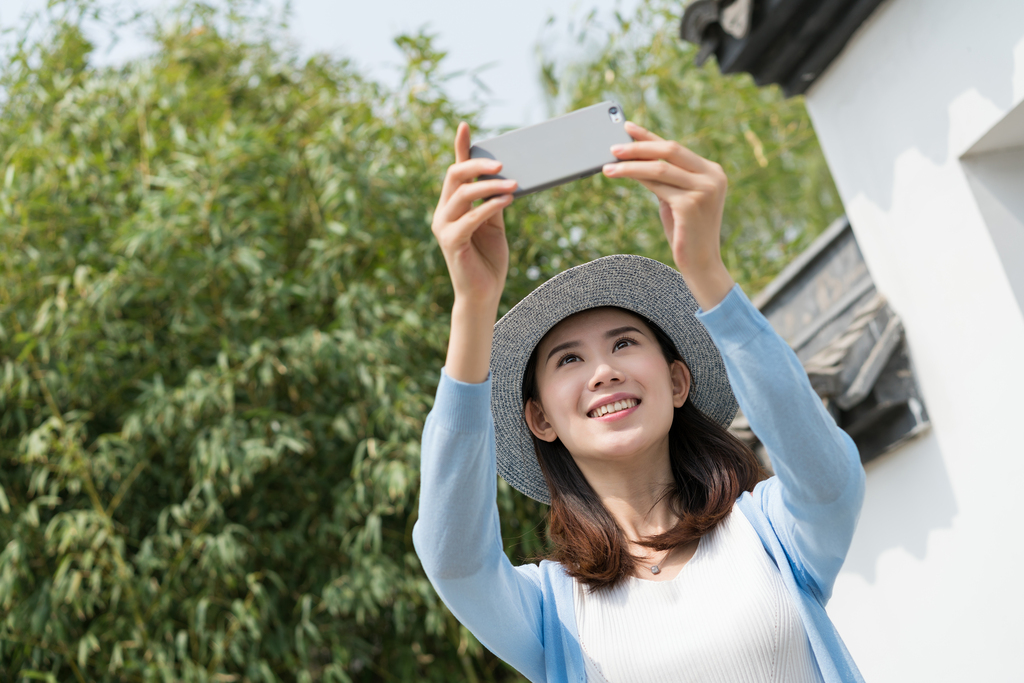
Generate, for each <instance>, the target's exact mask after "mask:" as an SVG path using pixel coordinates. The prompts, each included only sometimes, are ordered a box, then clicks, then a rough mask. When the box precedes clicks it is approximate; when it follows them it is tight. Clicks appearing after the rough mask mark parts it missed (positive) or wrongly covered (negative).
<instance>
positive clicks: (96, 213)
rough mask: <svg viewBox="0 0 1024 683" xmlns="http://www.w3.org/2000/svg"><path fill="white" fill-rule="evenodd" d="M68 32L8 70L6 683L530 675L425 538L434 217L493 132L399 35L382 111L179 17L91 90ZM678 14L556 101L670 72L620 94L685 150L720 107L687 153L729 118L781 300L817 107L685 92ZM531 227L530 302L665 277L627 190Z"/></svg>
mask: <svg viewBox="0 0 1024 683" xmlns="http://www.w3.org/2000/svg"><path fill="white" fill-rule="evenodd" d="M87 6H88V5H87ZM74 7H77V8H78V10H77V13H76V11H70V12H68V13H64V14H61V13H59V12H55V14H53V15H51V16H53V17H55V18H52V19H51V20H50V21H49V23H48V24H47V25H46V26H45V27H44V28H45V30H44V31H43V32H42V34H41V37H40V38H38V39H35V40H28V39H23V40H22V41H21V42H20V43H18V44H16V45H15V46H14V47H13V48H11V49H10V50H9V51H8V53H7V54H6V55H5V57H4V62H3V71H2V75H0V107H2V111H0V245H2V248H0V680H19V681H21V680H31V679H41V680H59V681H197V682H200V681H201V682H213V681H218V682H224V681H278V680H281V681H287V680H293V679H294V680H300V681H314V680H316V681H321V680H322V681H371V680H396V681H397V680H403V681H404V680H426V681H451V680H471V681H476V680H517V677H516V675H515V673H514V672H512V671H511V670H510V669H508V668H507V667H506V666H505V665H503V664H502V663H501V662H499V661H497V660H496V659H495V658H494V657H493V656H491V655H489V654H488V653H487V652H486V651H485V650H483V648H482V647H481V646H480V645H479V643H477V642H476V641H475V640H474V639H473V638H472V637H471V636H470V635H469V634H468V633H467V632H466V631H465V629H464V628H462V627H460V626H459V625H458V623H457V622H456V621H455V620H454V618H453V617H452V616H451V614H450V613H449V612H448V611H447V610H446V609H445V608H444V606H443V605H442V604H441V603H440V601H439V600H438V598H437V596H436V595H435V594H434V592H433V589H432V588H431V587H430V584H429V582H428V581H427V579H426V578H425V577H424V575H423V574H422V571H421V569H420V567H419V563H418V561H417V559H416V556H415V553H414V551H413V548H412V543H411V530H412V526H413V524H414V522H415V518H416V495H417V491H418V475H417V471H418V465H419V463H418V458H419V438H420V433H421V430H422V426H423V420H424V418H425V416H426V414H427V412H428V411H429V409H430V406H431V402H432V397H433V394H434V390H435V387H436V383H437V379H438V373H439V368H440V366H441V364H442V362H443V360H442V359H443V356H444V349H445V344H446V338H447V325H448V310H449V308H450V304H451V289H450V285H449V283H448V280H447V275H446V271H445V268H444V263H443V259H442V258H441V255H440V252H439V250H438V249H437V247H436V246H435V243H434V240H433V238H432V236H431V234H430V218H431V212H432V209H433V206H434V204H435V202H436V198H437V194H438V191H439V187H440V179H441V177H442V176H443V173H444V169H445V168H446V167H447V165H448V164H450V163H451V162H452V157H451V152H450V140H451V137H452V134H453V131H454V129H455V126H456V124H457V123H458V121H459V120H462V119H467V120H469V121H470V122H471V123H474V122H475V121H476V120H477V116H478V112H474V111H472V110H467V109H466V108H465V107H463V106H460V105H457V104H455V103H453V102H452V101H451V100H450V99H449V98H448V97H447V95H446V92H445V78H446V77H445V72H444V69H443V61H442V60H443V54H442V53H440V52H439V51H438V50H437V49H436V48H435V47H434V44H433V42H432V39H431V38H430V37H429V36H426V35H415V36H406V37H402V38H399V39H398V41H397V42H398V44H399V46H400V47H401V48H402V49H403V51H404V52H405V55H406V58H407V67H406V75H405V80H404V83H403V85H402V86H401V87H400V88H398V89H397V90H394V91H392V90H389V89H386V88H384V87H383V86H381V85H379V84H377V83H374V82H372V81H369V80H367V79H365V78H363V77H362V76H361V75H360V74H359V73H357V72H356V71H355V70H354V69H353V68H352V67H351V66H350V65H349V64H347V63H345V62H344V61H340V60H337V59H333V58H329V57H325V56H320V57H315V58H313V59H310V60H300V59H298V58H297V57H296V55H295V54H294V53H292V52H289V51H288V50H287V49H285V48H282V47H281V45H282V41H280V40H279V38H280V33H279V30H278V29H276V28H274V27H273V26H272V25H270V24H268V23H267V22H264V21H261V20H259V18H258V17H257V16H256V15H255V14H253V13H248V14H247V13H246V12H242V11H240V10H239V9H238V7H236V6H232V8H231V11H223V12H218V11H215V10H213V9H211V8H209V7H208V6H206V5H204V4H200V3H188V4H186V5H184V6H182V8H181V9H180V10H179V11H177V12H176V13H175V14H174V15H173V16H172V19H171V20H169V21H168V22H167V23H165V24H164V25H163V26H162V27H161V28H160V29H159V30H158V31H157V34H156V38H157V44H158V46H159V47H158V50H157V51H156V52H155V54H154V55H153V56H152V57H150V58H147V59H144V60H140V61H138V62H134V63H131V64H127V65H125V66H123V67H119V68H96V67H94V66H90V61H89V55H90V51H91V50H92V46H91V45H90V44H89V42H88V40H86V38H85V36H84V34H83V32H82V29H81V24H82V19H81V17H82V16H83V14H82V13H81V6H80V5H76V6H74ZM74 7H73V8H72V9H74ZM59 8H60V6H58V9H59ZM659 12H660V10H657V11H656V10H655V9H654V8H652V7H648V6H645V7H644V8H643V9H642V10H641V12H640V14H639V15H638V17H637V18H636V19H634V20H633V21H635V22H638V23H637V24H636V26H639V27H640V29H642V30H643V31H647V35H648V36H649V37H650V36H654V38H651V39H649V41H648V42H649V45H648V46H647V47H644V46H638V47H635V48H633V47H628V49H627V47H626V39H627V37H628V36H629V35H631V33H630V31H631V30H633V29H631V28H630V26H629V25H627V24H626V23H623V24H622V25H621V26H619V27H618V28H616V29H615V31H613V32H612V34H611V37H610V38H609V39H608V41H607V49H606V50H604V51H602V52H600V53H597V54H596V55H591V56H590V57H588V58H587V59H585V60H583V61H582V62H580V63H578V64H574V65H571V66H570V67H567V68H566V70H565V72H564V73H560V74H559V75H558V80H557V82H558V83H559V84H560V87H561V88H563V90H561V91H560V92H572V93H575V94H573V95H572V97H567V99H566V101H565V102H564V103H563V104H562V106H573V105H575V104H579V103H583V102H587V101H589V100H590V99H593V98H594V97H597V96H599V95H601V96H603V94H605V90H606V89H607V86H608V79H607V78H606V77H605V75H604V74H605V73H606V72H607V70H608V68H611V67H607V64H608V63H610V62H609V60H612V59H614V60H619V61H616V62H615V63H616V65H617V66H616V67H615V68H617V69H619V70H618V71H617V72H616V73H617V74H618V75H616V77H615V79H613V80H612V84H613V85H614V83H616V82H617V83H622V82H629V81H630V79H632V78H633V77H634V76H633V75H631V72H630V69H634V70H635V74H634V75H636V74H641V75H643V74H647V71H650V70H651V69H654V67H653V66H651V65H647V66H644V65H645V64H647V62H644V61H643V59H646V58H647V57H644V55H648V56H650V55H654V56H656V57H657V58H656V59H655V57H654V56H650V59H652V60H654V61H653V62H652V63H656V64H658V65H660V66H658V68H660V69H663V70H664V74H665V76H664V78H663V79H662V81H657V82H654V81H652V82H651V83H653V85H650V87H647V88H646V89H645V90H643V92H642V93H641V94H642V96H643V97H644V98H647V99H646V100H644V99H642V98H641V99H636V100H635V101H634V100H629V99H628V97H629V96H631V95H630V93H632V92H633V91H631V90H628V89H625V90H622V91H615V92H614V94H615V95H616V96H618V97H622V98H623V99H624V101H627V102H628V104H629V106H630V110H631V111H635V112H636V113H637V118H639V119H640V120H641V121H642V122H646V123H650V124H651V125H652V126H655V124H656V123H663V125H661V126H660V129H661V130H663V131H665V132H666V133H668V134H670V135H678V136H685V135H689V134H690V133H687V130H688V129H684V128H681V127H679V126H681V125H682V124H681V123H680V122H681V121H687V120H689V119H688V118H687V117H686V116H683V114H681V113H679V112H681V111H682V108H681V107H679V108H674V105H673V104H672V103H673V102H676V101H677V99H678V98H680V97H684V96H685V97H686V98H689V99H692V98H694V97H698V96H697V95H694V94H693V91H694V89H695V88H696V89H703V90H701V92H706V93H707V95H706V97H705V96H703V95H701V96H700V97H699V98H698V99H699V101H700V102H702V103H703V104H702V105H701V107H702V109H701V111H702V112H704V113H703V114H702V116H703V117H704V119H703V120H704V122H705V123H704V124H701V125H702V126H703V127H698V128H695V129H694V130H695V131H703V130H707V129H708V128H709V127H711V128H713V127H712V126H710V123H709V122H710V121H711V120H713V119H714V112H715V107H719V108H721V111H723V112H725V113H724V114H723V121H729V122H730V123H728V126H726V130H727V132H726V133H721V135H720V138H715V139H716V140H718V142H717V143H716V144H717V145H718V147H715V148H714V151H716V152H720V157H719V158H720V160H723V159H724V160H725V161H724V163H728V164H733V166H732V167H729V166H727V168H730V170H731V172H732V173H733V174H734V177H737V176H738V177H740V178H741V179H740V180H739V181H736V180H734V183H733V186H734V197H735V196H736V195H737V192H736V188H737V187H739V188H741V191H740V192H739V193H738V194H739V195H740V198H739V199H733V200H730V201H732V202H733V204H731V205H730V207H731V208H730V211H732V213H730V216H731V218H730V220H732V221H734V224H735V226H736V227H734V228H733V230H732V233H730V237H729V239H730V242H729V244H730V245H732V244H735V245H740V246H742V249H741V248H740V246H737V247H735V248H733V247H731V246H730V247H729V249H733V251H729V252H728V253H730V254H732V256H730V258H733V259H734V262H735V263H743V264H745V263H747V261H746V260H744V259H747V258H748V252H746V251H743V249H747V250H748V251H752V250H754V247H752V246H749V245H758V244H769V243H770V244H769V248H768V249H767V252H770V253H767V252H766V253H765V254H763V255H762V256H760V257H759V258H761V259H762V261H759V262H758V264H759V265H756V268H757V269H758V270H750V271H749V273H748V271H746V270H744V268H755V266H748V265H741V266H740V267H738V269H737V271H736V272H737V274H738V276H739V277H741V278H744V279H745V281H746V282H748V283H755V282H758V281H759V280H758V278H760V279H764V278H765V277H768V274H769V273H774V272H777V270H778V269H779V268H781V267H782V266H783V265H784V264H785V261H786V259H787V258H788V257H789V255H790V254H791V252H792V249H794V248H796V247H791V246H790V245H797V246H799V245H800V244H802V243H804V242H805V241H806V239H808V236H809V235H810V234H811V233H812V232H813V231H814V229H818V228H820V227H822V226H823V225H824V223H825V222H826V220H825V219H826V218H827V216H825V214H827V213H828V211H829V210H832V211H833V212H836V211H838V202H835V201H834V199H833V200H832V201H833V203H834V206H833V207H832V208H831V209H830V208H829V206H827V205H826V204H827V202H823V201H821V200H820V197H819V195H820V194H821V193H818V194H814V193H815V192H816V191H817V190H816V189H815V188H816V187H818V186H816V185H814V183H819V185H821V186H822V187H825V186H826V185H828V184H827V183H826V181H827V174H826V175H825V176H823V177H824V180H822V179H821V178H819V177H818V176H814V177H813V178H811V179H810V180H808V178H809V177H810V175H809V174H810V173H811V172H812V171H813V172H814V173H818V174H819V176H820V175H821V173H824V171H822V170H821V169H823V166H821V160H820V153H819V152H818V151H817V148H816V146H815V145H814V142H813V134H812V133H811V132H810V129H809V127H808V125H809V124H808V123H807V119H806V115H805V114H804V113H803V109H802V106H801V105H800V104H799V103H798V102H796V103H794V102H782V101H780V100H779V98H778V96H777V95H774V94H769V95H761V94H760V92H761V91H757V90H756V89H754V88H752V87H751V86H750V85H749V84H747V83H745V82H742V81H740V82H737V81H735V80H732V79H722V78H721V77H719V76H716V75H714V73H713V72H712V71H695V70H693V69H691V68H690V67H689V63H690V57H689V56H688V53H687V52H686V50H685V48H682V47H680V46H679V45H678V44H677V43H673V42H672V40H673V39H670V38H671V36H670V35H669V34H667V33H665V30H666V29H663V28H659V26H660V24H659V21H661V19H659V18H658V17H662V16H663V15H662V14H659ZM637 30H639V29H637ZM659 41H660V42H659ZM659 46H660V47H659ZM631 50H632V52H631ZM630 55H632V57H630ZM642 57H643V58H642ZM629 59H634V61H633V62H630V61H629ZM673 59H676V60H677V61H676V62H675V63H672V60H673ZM620 62H621V63H622V64H623V66H618V65H619V64H620ZM630 65H632V66H630ZM644 69H646V70H647V71H644ZM641 72H642V73H641ZM593 74H599V75H600V78H599V79H596V80H595V78H594V77H593ZM636 77H637V78H639V77H640V76H639V75H637V76H636ZM643 77H644V78H646V75H644V76H643ZM673 78H675V79H676V80H678V83H676V84H675V85H671V81H672V79H673ZM644 82H645V83H647V82H648V81H644ZM595 84H597V85H595ZM600 84H604V85H600ZM670 86H671V87H670ZM659 89H660V90H659ZM577 91H578V92H577ZM637 92H639V91H637ZM634 94H636V93H634ZM641 94H636V97H637V98H640V97H641ZM673 98H676V99H673ZM701 98H703V99H701ZM738 101H742V102H744V103H746V104H745V107H746V108H745V109H739V108H736V107H735V105H736V102H738ZM641 102H648V103H649V104H647V105H644V106H646V108H644V106H641V105H640V104H639V103H641ZM716 103H717V104H716ZM655 105H656V106H655ZM658 112H662V113H658ZM664 112H668V113H664ZM673 112H676V113H673ZM743 112H747V115H748V120H747V122H746V123H745V124H744V123H743V122H742V121H740V118H739V117H740V115H741V114H742V113H743ZM657 116H666V117H668V118H664V119H659V118H657ZM726 116H731V117H732V118H731V119H727V118H726ZM673 117H674V118H673ZM773 117H774V118H773ZM773 121H777V122H778V123H777V124H775V123H772V122H773ZM694 125H697V124H694ZM723 125H725V124H723ZM743 125H747V126H749V128H750V130H753V131H755V132H756V135H757V136H758V139H759V140H762V141H763V142H762V144H763V149H762V152H761V153H762V154H764V155H765V156H766V157H767V158H768V160H769V163H768V165H767V167H764V168H762V167H761V166H759V165H758V162H757V160H756V158H754V157H751V151H750V150H751V147H750V144H749V143H748V141H747V140H746V138H745V137H743V133H742V132H741V131H743V130H745V129H743V128H742V126H743ZM773 126H774V127H773ZM655 127H659V126H655ZM786 131H792V132H786ZM801 131H802V132H801ZM716 135H718V133H716ZM800 135H803V136H805V137H806V138H807V139H806V140H804V141H803V142H799V143H798V142H794V140H797V139H798V138H799V136H800ZM692 136H693V139H695V140H696V139H702V138H700V136H698V135H697V134H696V133H693V134H692ZM779 136H782V137H779ZM786 136H788V137H786ZM698 151H702V152H705V153H710V152H709V151H708V150H707V149H703V148H700V149H699V150H698ZM751 159H754V161H753V163H751ZM786 159H789V160H790V161H788V162H787V161H786ZM787 164H789V166H787ZM815 169H817V170H815ZM744 174H746V175H744ZM744 178H749V179H750V180H745V179H744ZM744 183H747V184H744ZM808 183H809V184H808ZM828 187H830V185H828ZM742 188H746V190H745V191H744V190H742ZM825 194H827V192H826V193H825ZM744 216H752V217H756V218H757V219H758V220H752V221H751V222H750V224H749V225H746V224H744V223H743V222H742V221H741V220H740V219H741V218H742V217H744ZM759 221H760V222H759ZM508 224H509V234H510V239H511V240H512V246H513V253H512V267H513V270H512V274H511V277H510V282H509V288H508V293H507V296H506V300H505V302H504V303H503V305H504V306H505V307H506V308H507V307H508V306H510V305H512V304H514V303H515V301H517V300H518V298H519V297H520V296H521V295H522V294H523V293H525V292H526V291H528V290H529V289H531V288H532V287H533V286H535V285H536V281H537V279H538V278H541V277H545V276H547V275H549V274H551V273H553V272H556V271H557V270H560V269H562V268H565V267H567V266H570V265H573V264H575V263H578V262H581V261H584V260H587V259H589V258H593V257H595V256H597V255H600V254H605V253H611V252H614V251H621V250H629V251H637V252H639V253H647V254H649V255H653V256H656V257H661V258H664V257H665V256H666V255H665V254H664V253H662V252H661V251H660V250H661V246H660V225H658V222H657V211H656V207H655V206H654V205H653V204H652V202H651V200H650V198H649V197H648V196H646V195H645V194H644V193H642V192H639V191H637V190H636V189H634V188H630V187H626V186H624V185H622V184H612V183H610V182H607V181H605V180H604V179H603V178H594V179H592V180H589V181H584V182H581V183H576V184H574V185H572V186H568V187H564V188H560V189H559V190H557V191H553V192H548V193H543V194H541V195H537V196H535V197H531V198H529V199H528V200H526V201H523V202H518V203H517V204H516V205H514V206H513V208H512V209H511V210H510V211H509V215H508ZM786 230H796V231H797V232H796V237H795V238H792V239H789V240H788V241H787V240H785V239H784V240H781V241H780V240H776V241H775V242H771V239H772V236H777V235H779V234H783V235H784V233H785V231H786ZM778 245H782V246H778ZM772 248H775V251H774V252H772V251H771V249H772ZM727 251H728V250H727ZM499 505H500V507H501V510H502V518H503V524H504V525H505V529H504V531H505V535H506V538H507V551H508V553H509V555H510V557H512V558H513V561H515V562H522V561H524V560H527V559H529V558H531V557H536V556H537V555H538V554H540V553H541V552H542V551H543V547H544V546H543V543H544V541H543V538H544V529H543V514H544V511H543V510H542V509H541V506H539V505H536V504H534V503H533V502H531V501H527V500H525V499H524V498H523V497H521V496H519V495H518V494H513V493H512V492H511V491H510V490H509V489H508V487H507V486H505V485H504V484H502V485H501V486H499Z"/></svg>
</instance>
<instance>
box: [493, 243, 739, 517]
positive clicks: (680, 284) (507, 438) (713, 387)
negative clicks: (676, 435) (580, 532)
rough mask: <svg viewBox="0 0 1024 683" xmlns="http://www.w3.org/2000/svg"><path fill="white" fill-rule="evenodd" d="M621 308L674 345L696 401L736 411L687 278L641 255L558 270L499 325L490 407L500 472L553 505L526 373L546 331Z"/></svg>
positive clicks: (704, 407) (722, 416)
mask: <svg viewBox="0 0 1024 683" xmlns="http://www.w3.org/2000/svg"><path fill="white" fill-rule="evenodd" d="M602 306H617V307H619V308H624V309H626V310H628V311H633V312H634V313H639V314H640V315H642V316H643V317H645V318H647V319H648V320H650V321H651V322H653V323H654V324H656V325H657V326H658V327H660V328H661V329H662V330H663V331H664V332H665V334H667V335H668V337H669V338H670V339H671V340H672V341H673V342H674V343H675V345H676V349H677V350H678V351H679V355H680V356H682V358H683V360H684V361H686V364H687V366H689V368H690V374H691V375H692V382H691V387H690V400H691V401H692V402H693V404H694V406H695V407H696V408H697V409H698V410H700V411H701V412H702V413H704V414H705V415H706V416H707V417H709V418H711V419H712V420H714V421H715V422H717V423H718V424H720V425H722V426H723V427H728V426H729V424H730V423H731V422H732V420H733V417H735V415H736V409H737V405H736V399H735V397H734V396H733V394H732V389H731V388H730V387H729V378H728V377H727V376H726V373H725V364H724V363H723V362H722V356H721V355H720V354H719V353H718V348H717V347H716V346H715V344H714V342H713V341H712V340H711V337H710V335H708V332H707V330H706V329H705V328H704V325H702V324H701V323H700V321H698V320H697V318H695V317H694V313H695V312H696V311H697V302H696V300H695V299H694V298H693V295H692V294H691V293H690V290H689V288H688V287H687V286H686V282H685V281H684V280H683V276H682V275H680V274H679V272H678V271H676V270H674V269H672V268H669V267H668V266H666V265H665V264H663V263H659V262H658V261H654V260H652V259H649V258H644V257H643V256H635V255H627V254H618V255H615V256H605V257H603V258H599V259H597V260H594V261H591V262H589V263H584V264H583V265H579V266H576V267H575V268H570V269H569V270H566V271H565V272H563V273H559V274H558V275H556V276H555V277H553V278H551V279H550V280H548V281H547V282H545V283H544V284H542V285H541V286H540V287H538V288H537V289H535V290H534V291H533V292H531V293H530V294H529V295H527V296H526V297H525V298H524V299H523V300H522V301H520V302H519V303H518V304H516V305H515V307H514V308H513V309H512V310H510V311H509V312H508V313H506V314H505V315H504V316H503V317H502V318H501V320H499V321H498V322H497V323H496V324H495V325H494V347H493V350H492V351H491V412H492V414H493V417H494V428H495V439H496V443H495V445H496V451H497V459H498V474H500V475H501V476H502V478H503V479H505V481H507V482H508V483H509V484H510V485H511V486H512V488H514V489H516V490H518V491H520V492H522V493H524V494H526V495H527V496H529V497H530V498H533V499H534V500H537V501H540V502H541V503H550V502H551V496H550V494H549V493H548V487H547V483H546V482H545V481H544V475H543V473H542V472H541V469H540V464H539V463H538V462H537V455H536V452H535V451H534V449H533V440H532V438H531V435H530V429H529V427H527V425H526V420H525V419H524V418H523V398H522V387H523V373H524V372H525V371H526V365H527V363H528V362H529V360H530V356H531V355H532V354H533V349H534V347H535V346H537V344H538V343H539V342H540V340H541V339H542V338H543V337H544V335H545V334H547V332H548V330H550V329H551V328H552V327H554V326H555V325H557V324H558V323H559V322H561V321H562V320H564V319H565V318H567V317H568V316H570V315H573V314H574V313H579V312H580V311H585V310H588V309H591V308H599V307H602Z"/></svg>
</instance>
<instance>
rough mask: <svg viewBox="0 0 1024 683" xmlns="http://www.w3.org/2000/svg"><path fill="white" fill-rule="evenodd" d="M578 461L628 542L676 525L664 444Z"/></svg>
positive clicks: (666, 447) (670, 474)
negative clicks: (623, 456) (641, 452)
mask: <svg viewBox="0 0 1024 683" xmlns="http://www.w3.org/2000/svg"><path fill="white" fill-rule="evenodd" d="M579 464H580V469H581V470H582V471H583V475H584V476H585V477H586V478H587V481H588V482H589V483H590V486H591V487H592V488H593V489H594V492H595V493H596V494H597V496H598V498H600V499H601V502H602V503H603V504H604V506H605V508H606V509H607V510H608V512H609V513H610V514H611V516H612V517H613V518H614V519H615V521H616V522H617V523H618V525H619V528H621V529H622V531H623V533H624V534H625V535H626V538H627V539H629V540H630V541H631V542H636V541H638V540H640V539H642V538H645V537H648V536H654V535H657V534H660V533H663V532H665V531H668V530H670V529H672V528H673V527H674V526H675V525H676V522H677V521H678V517H676V515H675V513H674V512H673V511H672V505H671V502H670V499H669V497H668V496H667V495H666V493H667V492H668V491H669V490H670V489H671V487H672V485H673V483H674V480H673V477H672V468H671V465H670V464H669V458H668V444H667V443H666V444H664V448H663V449H661V448H659V449H657V450H655V452H653V453H648V454H646V455H645V456H638V457H635V458H629V459H628V460H622V461H619V462H608V461H602V462H600V463H579Z"/></svg>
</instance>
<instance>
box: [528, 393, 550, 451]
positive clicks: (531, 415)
mask: <svg viewBox="0 0 1024 683" xmlns="http://www.w3.org/2000/svg"><path fill="white" fill-rule="evenodd" d="M523 417H525V418H526V426H528V427H529V428H530V431H531V432H533V435H534V436H535V437H537V438H538V439H540V440H541V441H547V442H548V443H551V442H552V441H554V440H555V439H557V438H558V435H557V434H555V428H554V427H552V426H551V423H550V422H548V420H547V416H546V415H544V407H543V406H542V405H541V404H540V402H539V401H534V400H533V399H532V398H530V399H527V400H526V408H524V409H523Z"/></svg>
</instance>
